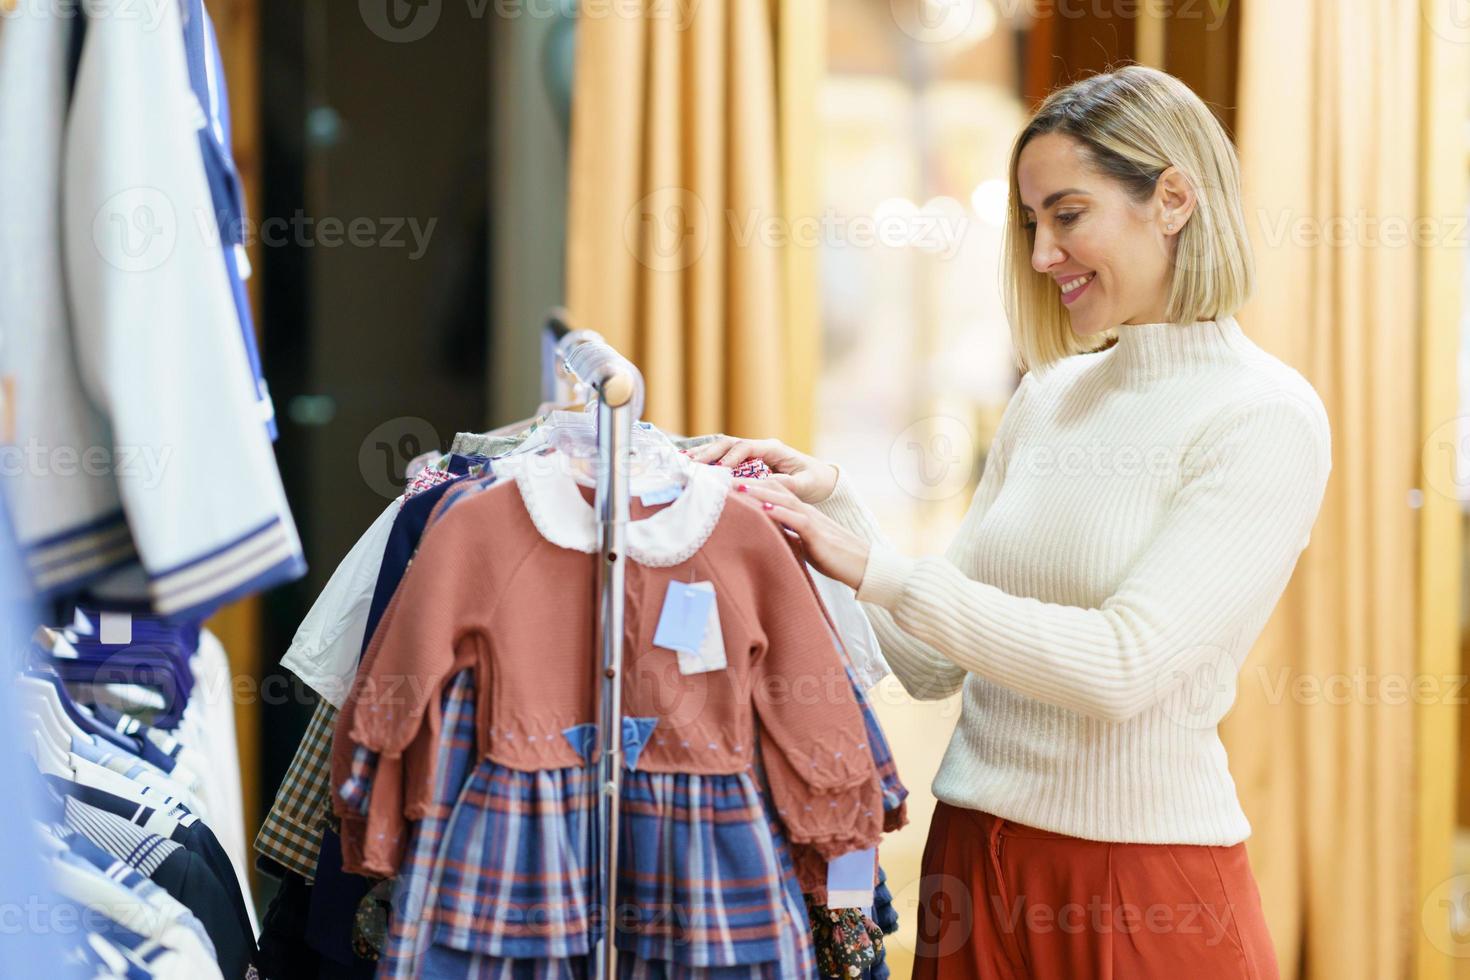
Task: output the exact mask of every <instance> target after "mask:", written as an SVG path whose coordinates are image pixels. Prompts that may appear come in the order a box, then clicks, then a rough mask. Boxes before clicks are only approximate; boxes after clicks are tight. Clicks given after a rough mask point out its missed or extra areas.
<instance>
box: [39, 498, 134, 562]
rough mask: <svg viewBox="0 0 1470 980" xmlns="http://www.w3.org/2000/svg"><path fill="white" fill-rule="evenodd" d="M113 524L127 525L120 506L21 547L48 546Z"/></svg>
mask: <svg viewBox="0 0 1470 980" xmlns="http://www.w3.org/2000/svg"><path fill="white" fill-rule="evenodd" d="M113 524H122V525H123V526H127V515H126V514H124V513H123V512H122V509H121V508H119V509H118V510H116V511H113V512H112V513H110V514H104V515H102V516H101V517H94V518H93V519H92V520H90V521H86V522H85V523H82V524H77V525H74V526H73V527H71V528H68V529H67V530H65V531H57V532H55V533H54V534H50V535H47V536H46V537H44V538H36V539H35V540H34V541H30V542H27V543H25V544H23V545H22V547H23V548H24V549H25V550H26V551H34V550H36V549H38V548H49V547H51V546H52V545H56V544H61V543H62V542H64V541H67V540H70V539H71V538H75V537H79V536H81V535H83V534H87V533H90V532H92V531H97V530H104V529H106V528H107V527H109V526H110V525H113Z"/></svg>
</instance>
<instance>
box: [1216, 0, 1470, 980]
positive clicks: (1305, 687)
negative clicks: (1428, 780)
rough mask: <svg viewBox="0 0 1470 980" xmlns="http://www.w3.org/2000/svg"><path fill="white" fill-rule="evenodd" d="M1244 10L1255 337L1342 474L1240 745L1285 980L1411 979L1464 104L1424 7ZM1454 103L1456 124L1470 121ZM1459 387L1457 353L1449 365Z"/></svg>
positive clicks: (1273, 632) (1247, 713)
mask: <svg viewBox="0 0 1470 980" xmlns="http://www.w3.org/2000/svg"><path fill="white" fill-rule="evenodd" d="M1242 15H1243V23H1242V37H1241V70H1240V98H1239V132H1238V134H1237V136H1238V143H1239V147H1240V153H1241V162H1242V166H1243V169H1244V177H1245V194H1246V206H1247V213H1248V218H1249V220H1250V224H1251V226H1252V233H1253V236H1254V243H1255V248H1256V255H1257V262H1258V271H1259V275H1260V284H1259V285H1260V288H1259V290H1258V293H1257V296H1256V298H1255V299H1254V300H1253V301H1252V302H1251V304H1250V305H1249V306H1248V307H1247V308H1246V309H1245V310H1244V311H1243V312H1242V315H1241V323H1242V325H1243V326H1244V327H1245V329H1246V331H1247V332H1248V333H1249V334H1250V335H1251V336H1252V337H1253V338H1254V339H1255V340H1256V341H1257V342H1258V343H1260V344H1262V345H1263V346H1265V347H1266V348H1267V349H1269V350H1271V351H1273V352H1274V353H1276V354H1277V355H1279V356H1280V357H1282V358H1283V359H1285V360H1286V361H1287V362H1288V363H1290V364H1292V365H1294V366H1295V367H1297V368H1298V369H1299V370H1301V371H1302V372H1303V374H1305V375H1306V376H1307V378H1308V379H1309V380H1310V381H1311V382H1312V384H1313V385H1315V386H1316V388H1317V391H1318V392H1319V393H1320V394H1321V396H1322V398H1323V400H1324V401H1325V403H1326V405H1327V410H1328V413H1329V415H1330V416H1331V419H1332V426H1333V459H1334V466H1333V475H1332V479H1331V482H1330V484H1329V486H1328V490H1327V498H1326V501H1325V503H1324V505H1323V509H1322V514H1321V517H1320V519H1319V521H1318V524H1317V526H1316V529H1315V530H1314V532H1313V535H1312V541H1311V544H1310V546H1309V548H1308V549H1307V551H1306V553H1305V554H1304V555H1303V557H1302V559H1301V563H1300V565H1299V566H1298V570H1297V573H1296V576H1295V578H1294V580H1293V583H1292V585H1291V587H1290V590H1289V592H1288V593H1287V595H1286V597H1285V598H1284V599H1283V601H1282V603H1281V606H1280V608H1279V610H1278V612H1277V614H1276V615H1275V617H1274V618H1273V620H1272V622H1271V623H1270V625H1269V626H1268V628H1267V632H1266V634H1265V635H1264V636H1263V638H1262V640H1261V642H1260V643H1259V644H1258V645H1257V647H1256V650H1255V654H1254V656H1253V657H1252V659H1251V660H1250V662H1249V663H1248V664H1247V666H1246V669H1245V672H1244V674H1243V675H1242V679H1241V689H1240V695H1239V700H1238V707H1237V709H1236V711H1235V712H1234V713H1233V714H1232V715H1231V716H1230V718H1229V719H1228V721H1227V724H1226V731H1225V737H1226V743H1227V748H1228V750H1229V753H1230V759H1231V765H1232V769H1233V770H1234V772H1235V775H1236V778H1237V780H1238V782H1239V789H1240V794H1241V798H1242V801H1243V802H1244V805H1245V808H1246V811H1247V814H1248V815H1249V816H1250V818H1251V821H1252V824H1253V826H1254V830H1255V832H1254V835H1253V837H1252V839H1251V842H1250V852H1251V860H1252V864H1253V866H1254V868H1255V870H1256V874H1257V876H1258V878H1259V880H1260V883H1261V887H1262V892H1263V896H1264V899H1265V903H1266V910H1267V913H1268V915H1269V917H1270V921H1271V927H1272V931H1273V934H1274V936H1275V940H1276V944H1277V951H1278V955H1279V958H1280V962H1281V967H1282V976H1284V977H1295V976H1301V977H1312V978H1315V977H1321V978H1329V977H1330V978H1333V980H1347V978H1364V980H1369V978H1371V980H1379V978H1393V977H1406V976H1410V975H1411V974H1412V972H1413V971H1414V969H1415V968H1416V961H1415V957H1416V955H1417V953H1418V950H1419V947H1420V945H1421V936H1422V935H1423V930H1421V927H1420V916H1421V897H1420V896H1418V894H1417V892H1418V889H1419V884H1418V882H1416V867H1417V861H1418V857H1419V854H1420V849H1421V847H1422V846H1423V845H1424V842H1423V841H1421V840H1420V839H1419V838H1420V836H1421V835H1420V833H1419V830H1420V827H1419V824H1418V823H1417V822H1416V819H1417V814H1418V812H1419V811H1418V807H1417V801H1418V800H1419V799H1420V797H1419V796H1418V795H1416V794H1418V793H1419V792H1420V791H1421V789H1422V787H1421V784H1420V781H1416V772H1415V767H1414V761H1415V752H1416V724H1417V723H1418V718H1417V716H1416V707H1415V704H1414V698H1413V697H1412V696H1409V697H1405V696H1404V694H1403V691H1402V688H1398V687H1396V686H1395V685H1396V684H1397V683H1398V681H1403V682H1406V683H1409V684H1412V682H1413V681H1414V679H1415V677H1416V672H1417V671H1419V670H1420V667H1421V664H1422V660H1421V656H1422V653H1421V650H1422V647H1421V645H1420V644H1421V641H1422V640H1423V639H1424V637H1423V636H1421V634H1420V632H1419V630H1418V628H1417V627H1418V625H1419V617H1420V614H1421V611H1422V602H1421V599H1422V594H1423V593H1422V586H1421V576H1420V565H1419V560H1420V543H1421V540H1422V539H1421V533H1422V527H1423V525H1422V524H1421V521H1422V520H1423V514H1422V513H1421V512H1419V511H1416V510H1415V509H1413V508H1412V507H1411V506H1410V505H1409V493H1410V490H1411V488H1423V491H1424V493H1425V494H1426V495H1433V490H1432V489H1431V488H1430V487H1428V486H1425V480H1424V479H1423V477H1422V476H1421V473H1420V464H1421V458H1420V445H1421V441H1422V435H1421V431H1422V430H1421V425H1422V423H1421V415H1422V414H1423V413H1422V407H1423V397H1424V391H1425V387H1424V380H1423V378H1422V377H1421V365H1423V364H1424V359H1423V357H1422V354H1423V351H1424V345H1425V343H1426V340H1425V335H1426V329H1440V330H1442V329H1443V326H1444V325H1443V324H1437V323H1432V322H1428V318H1427V317H1426V307H1425V304H1424V303H1423V302H1422V298H1423V286H1424V283H1425V281H1426V279H1425V274H1424V273H1425V263H1426V251H1425V250H1424V249H1421V248H1416V247H1414V245H1413V244H1412V242H1411V240H1410V238H1409V235H1408V228H1407V226H1408V223H1409V222H1412V221H1413V219H1414V218H1415V217H1416V216H1418V215H1421V214H1423V213H1424V210H1423V209H1424V202H1425V200H1426V199H1427V196H1428V195H1427V188H1426V186H1425V175H1426V173H1427V172H1428V169H1427V168H1426V161H1425V159H1424V144H1423V140H1422V135H1423V132H1424V131H1425V127H1427V126H1429V125H1430V124H1432V123H1433V122H1434V119H1435V114H1436V112H1438V111H1439V109H1437V108H1436V106H1437V105H1439V103H1438V102H1437V99H1438V98H1439V97H1440V96H1439V94H1438V93H1436V92H1435V91H1434V90H1433V89H1431V88H1428V87H1423V86H1421V70H1422V60H1421V59H1422V55H1423V45H1424V44H1425V37H1426V35H1425V33H1424V29H1425V20H1424V19H1422V18H1421V10H1420V5H1419V4H1418V3H1416V2H1412V0H1294V2H1291V3H1270V4H1267V3H1259V2H1258V3H1247V4H1245V6H1244V9H1243V12H1242ZM1462 84H1463V81H1462ZM1453 104H1454V105H1455V106H1456V107H1457V110H1458V112H1459V113H1460V114H1452V115H1450V116H1449V117H1448V118H1442V117H1441V120H1440V121H1441V123H1442V125H1443V126H1445V127H1450V128H1454V127H1460V126H1463V125H1464V118H1465V117H1464V115H1463V100H1462V99H1460V100H1455V101H1454V103H1453ZM1447 105H1448V104H1446V105H1440V108H1445V107H1446V106H1447ZM1462 152H1463V151H1462ZM1463 164H1464V160H1463V157H1462V158H1461V160H1460V163H1459V165H1460V166H1461V167H1463ZM1457 206H1458V207H1461V208H1463V199H1461V200H1460V202H1459V204H1458V205H1457ZM1395 235H1398V236H1399V237H1398V238H1397V239H1395V237H1394V236H1395ZM1454 370H1455V368H1454V362H1453V359H1452V357H1451V358H1449V359H1445V358H1440V359H1439V362H1438V363H1437V364H1434V363H1430V364H1429V371H1430V372H1448V374H1449V376H1451V377H1452V376H1453V373H1454ZM1451 411H1453V409H1451ZM1447 505H1448V502H1447V501H1445V500H1443V499H1442V498H1439V497H1436V498H1435V499H1433V500H1430V501H1428V503H1427V504H1426V509H1433V510H1434V512H1435V513H1436V514H1439V513H1442V512H1443V509H1444V507H1445V506H1447ZM1451 527H1453V525H1451ZM1450 571H1451V573H1453V574H1457V573H1455V572H1454V569H1453V568H1451V569H1450ZM1395 679H1397V680H1395ZM1410 690H1412V688H1410ZM1395 692H1398V693H1395ZM1434 778H1439V779H1444V778H1453V777H1452V775H1448V776H1447V775H1445V774H1440V775H1439V776H1437V777H1434ZM1440 843H1442V842H1440ZM1431 846H1438V844H1434V843H1433V842H1431ZM1444 873H1445V874H1446V875H1447V874H1448V873H1449V870H1448V868H1447V867H1446V868H1445V872H1444Z"/></svg>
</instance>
